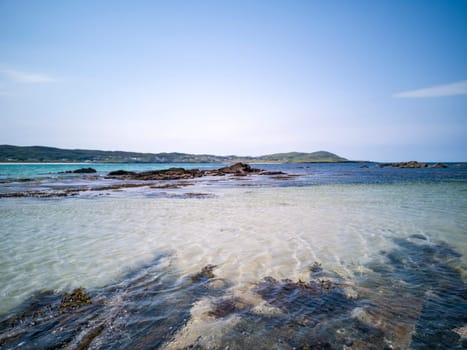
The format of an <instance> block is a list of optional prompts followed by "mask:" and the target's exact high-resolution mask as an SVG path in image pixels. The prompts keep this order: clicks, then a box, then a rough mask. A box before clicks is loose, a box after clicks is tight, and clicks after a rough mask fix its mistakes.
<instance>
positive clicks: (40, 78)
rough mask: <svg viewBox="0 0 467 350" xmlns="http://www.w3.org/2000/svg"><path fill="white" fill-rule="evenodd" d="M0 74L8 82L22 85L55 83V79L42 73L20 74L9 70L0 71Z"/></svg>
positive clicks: (20, 72)
mask: <svg viewBox="0 0 467 350" xmlns="http://www.w3.org/2000/svg"><path fill="white" fill-rule="evenodd" d="M0 73H2V74H3V75H5V76H6V77H8V78H9V79H10V80H13V81H15V82H17V83H24V84H43V83H53V82H56V81H57V79H56V78H54V77H52V76H50V75H48V74H44V73H32V72H22V71H18V70H11V69H5V70H2V71H0Z"/></svg>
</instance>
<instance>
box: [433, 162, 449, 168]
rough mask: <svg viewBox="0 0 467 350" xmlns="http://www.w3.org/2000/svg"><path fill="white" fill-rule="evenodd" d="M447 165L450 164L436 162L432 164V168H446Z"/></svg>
mask: <svg viewBox="0 0 467 350" xmlns="http://www.w3.org/2000/svg"><path fill="white" fill-rule="evenodd" d="M447 167H448V166H447V165H446V164H443V163H436V164H433V165H430V168H438V169H445V168H447Z"/></svg>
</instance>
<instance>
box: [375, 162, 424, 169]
mask: <svg viewBox="0 0 467 350" xmlns="http://www.w3.org/2000/svg"><path fill="white" fill-rule="evenodd" d="M380 167H381V168H385V167H391V168H412V169H418V168H428V165H427V164H426V163H419V162H417V161H415V160H412V161H410V162H400V163H385V164H380Z"/></svg>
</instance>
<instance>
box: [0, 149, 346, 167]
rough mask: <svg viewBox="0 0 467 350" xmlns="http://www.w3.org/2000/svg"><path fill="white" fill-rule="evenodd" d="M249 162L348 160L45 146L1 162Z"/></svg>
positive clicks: (1, 152) (7, 153) (7, 154)
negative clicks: (140, 151) (139, 151)
mask: <svg viewBox="0 0 467 350" xmlns="http://www.w3.org/2000/svg"><path fill="white" fill-rule="evenodd" d="M239 160H242V161H247V162H262V161H264V162H278V163H298V162H341V161H346V159H345V158H342V157H339V156H337V155H335V154H333V153H330V152H326V151H319V152H313V153H300V152H290V153H276V154H269V155H264V156H260V157H238V156H215V155H209V154H187V153H176V152H174V153H137V152H123V151H100V150H83V149H61V148H54V147H43V146H30V147H21V146H11V145H0V162H96V163H97V162H104V163H127V162H135V163H225V162H235V161H239Z"/></svg>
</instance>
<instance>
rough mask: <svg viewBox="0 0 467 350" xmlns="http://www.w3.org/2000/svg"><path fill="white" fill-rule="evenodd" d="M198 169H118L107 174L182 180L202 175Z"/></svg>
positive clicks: (135, 177) (127, 178)
mask: <svg viewBox="0 0 467 350" xmlns="http://www.w3.org/2000/svg"><path fill="white" fill-rule="evenodd" d="M203 174H204V173H203V172H202V171H201V170H199V169H184V168H170V169H164V170H151V171H143V172H141V173H134V172H131V171H124V170H118V171H113V172H111V173H109V174H108V176H110V177H116V176H118V177H119V178H122V179H126V180H182V179H193V178H195V177H201V176H203Z"/></svg>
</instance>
